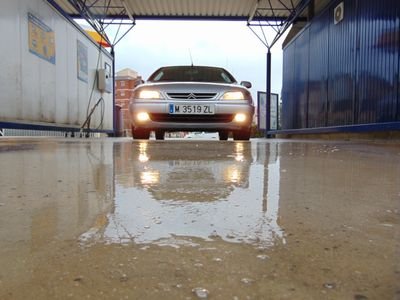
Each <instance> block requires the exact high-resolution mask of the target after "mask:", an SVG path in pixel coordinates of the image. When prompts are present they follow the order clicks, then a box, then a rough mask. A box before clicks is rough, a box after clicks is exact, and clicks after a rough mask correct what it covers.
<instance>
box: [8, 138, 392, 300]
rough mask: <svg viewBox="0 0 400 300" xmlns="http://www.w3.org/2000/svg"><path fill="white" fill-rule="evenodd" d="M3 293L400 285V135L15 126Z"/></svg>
mask: <svg viewBox="0 0 400 300" xmlns="http://www.w3.org/2000/svg"><path fill="white" fill-rule="evenodd" d="M0 299H235V300H237V299H355V300H363V299H400V143H397V142H394V141H392V142H385V141H324V140H306V141H301V140H280V139H268V140H267V139H254V140H251V141H250V142H239V141H233V140H228V141H217V140H187V139H181V140H179V139H176V140H173V139H167V140H165V141H155V140H150V141H140V140H139V141H133V140H132V139H129V138H118V139H112V138H104V139H78V138H77V139H64V138H32V139H28V138H14V139H13V138H2V139H1V140H0Z"/></svg>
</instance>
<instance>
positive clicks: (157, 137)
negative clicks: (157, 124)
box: [156, 130, 165, 140]
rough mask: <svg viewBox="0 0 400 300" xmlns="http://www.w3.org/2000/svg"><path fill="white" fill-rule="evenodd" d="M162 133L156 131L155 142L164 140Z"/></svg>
mask: <svg viewBox="0 0 400 300" xmlns="http://www.w3.org/2000/svg"><path fill="white" fill-rule="evenodd" d="M164 135H165V133H164V131H158V130H156V140H163V139H164Z"/></svg>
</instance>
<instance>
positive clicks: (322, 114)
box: [308, 11, 330, 128]
mask: <svg viewBox="0 0 400 300" xmlns="http://www.w3.org/2000/svg"><path fill="white" fill-rule="evenodd" d="M329 16H330V15H329V11H325V12H324V13H323V14H322V15H320V16H319V17H317V18H316V19H315V20H314V22H313V23H312V24H311V26H310V29H309V30H310V72H309V74H310V75H309V87H308V94H309V102H308V127H310V128H314V127H323V126H326V118H327V115H326V113H327V102H328V62H329V57H328V51H321V49H326V47H327V46H326V45H328V41H329V27H328V24H329V23H328V22H329Z"/></svg>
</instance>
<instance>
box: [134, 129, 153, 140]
mask: <svg viewBox="0 0 400 300" xmlns="http://www.w3.org/2000/svg"><path fill="white" fill-rule="evenodd" d="M132 137H133V139H134V140H148V139H149V138H150V131H149V130H145V129H134V128H132Z"/></svg>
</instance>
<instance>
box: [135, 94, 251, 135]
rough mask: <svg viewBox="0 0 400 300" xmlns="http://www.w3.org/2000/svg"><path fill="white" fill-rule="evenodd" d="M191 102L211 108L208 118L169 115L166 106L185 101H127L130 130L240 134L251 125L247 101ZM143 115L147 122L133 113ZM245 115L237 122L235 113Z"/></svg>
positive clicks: (249, 108)
mask: <svg viewBox="0 0 400 300" xmlns="http://www.w3.org/2000/svg"><path fill="white" fill-rule="evenodd" d="M221 102H222V101H193V102H192V101H191V102H190V104H199V105H202V104H211V105H214V111H215V113H214V114H212V115H195V114H192V115H186V114H185V115H176V114H170V113H169V104H171V103H174V104H184V103H188V102H187V101H182V102H177V101H172V102H171V101H168V100H162V101H155V100H151V101H139V100H135V101H131V103H130V105H129V111H130V117H131V123H132V127H133V128H135V129H147V130H164V131H179V130H182V131H196V130H201V131H222V130H225V131H240V130H246V129H249V128H250V126H251V123H252V119H253V114H254V106H252V105H250V104H249V103H248V102H247V101H229V102H228V101H224V102H223V103H221ZM140 112H146V113H148V114H149V116H150V119H149V120H146V121H139V120H138V119H137V114H138V113H140ZM239 113H242V114H245V115H246V120H245V121H243V122H237V121H235V120H234V117H235V115H236V114H239Z"/></svg>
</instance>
